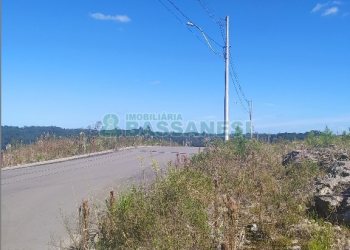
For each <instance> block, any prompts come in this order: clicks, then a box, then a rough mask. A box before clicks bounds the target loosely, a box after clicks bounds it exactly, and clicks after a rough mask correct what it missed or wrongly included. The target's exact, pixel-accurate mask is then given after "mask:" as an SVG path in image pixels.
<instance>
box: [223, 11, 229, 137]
mask: <svg viewBox="0 0 350 250" xmlns="http://www.w3.org/2000/svg"><path fill="white" fill-rule="evenodd" d="M229 42H230V39H229V16H226V45H225V49H226V51H225V98H224V99H225V100H224V113H225V115H224V131H225V141H228V140H229V137H230V119H229V91H228V90H229V79H230V78H229V65H230V64H229V63H230V61H229V60H230V59H229V58H230V43H229Z"/></svg>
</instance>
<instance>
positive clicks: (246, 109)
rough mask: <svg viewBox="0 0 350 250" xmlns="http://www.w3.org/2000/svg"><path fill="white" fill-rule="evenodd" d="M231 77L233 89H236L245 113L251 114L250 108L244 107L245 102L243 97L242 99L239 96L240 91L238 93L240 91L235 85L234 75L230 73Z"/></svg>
mask: <svg viewBox="0 0 350 250" xmlns="http://www.w3.org/2000/svg"><path fill="white" fill-rule="evenodd" d="M230 77H231V80H232V84H233V87H234V89H235V92H236V93H237V97H238V101H239V103H240V105H241V107H242V108H243V110H244V111H246V112H247V113H249V110H248V108H247V107H246V106H245V105H244V103H243V101H242V97H241V95H240V94H239V91H238V89H237V85H236V84H235V81H234V77H233V75H232V73H231V72H230Z"/></svg>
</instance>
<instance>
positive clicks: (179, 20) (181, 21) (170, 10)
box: [158, 0, 207, 46]
mask: <svg viewBox="0 0 350 250" xmlns="http://www.w3.org/2000/svg"><path fill="white" fill-rule="evenodd" d="M158 2H159V3H160V4H161V5H162V6H163V7H164V8H165V9H166V10H167V11H168V12H169V13H170V14H171V15H173V16H174V17H175V18H176V20H177V21H178V22H179V23H180V24H181V25H184V26H185V27H186V28H187V30H188V31H189V32H191V33H192V34H193V35H194V36H195V37H196V38H197V39H198V41H200V42H201V43H203V44H204V45H205V46H207V44H206V43H205V42H204V41H203V39H201V38H200V37H199V36H198V35H197V34H196V33H195V32H194V31H193V30H192V29H190V28H189V27H188V26H187V25H186V23H184V21H183V20H182V19H181V18H180V17H179V16H178V15H177V14H176V13H175V12H174V11H173V10H172V9H171V8H169V7H168V6H167V5H166V4H165V3H163V1H162V0H158Z"/></svg>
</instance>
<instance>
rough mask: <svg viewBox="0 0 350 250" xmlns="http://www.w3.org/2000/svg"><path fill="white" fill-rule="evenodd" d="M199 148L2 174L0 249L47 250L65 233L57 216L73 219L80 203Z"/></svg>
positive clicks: (145, 151)
mask: <svg viewBox="0 0 350 250" xmlns="http://www.w3.org/2000/svg"><path fill="white" fill-rule="evenodd" d="M197 152H198V148H190V147H148V148H138V149H129V150H125V151H118V152H114V153H110V154H106V155H100V156H95V157H90V158H84V159H77V160H72V161H67V162H61V163H54V164H48V165H41V166H35V167H27V168H18V169H10V170H3V171H1V215H2V216H1V249H2V250H19V249H20V250H22V249H25V250H30V249H33V250H40V249H49V248H51V245H50V244H51V243H50V239H51V238H54V239H55V240H58V239H60V238H61V237H63V236H64V235H66V232H65V229H64V223H63V219H62V215H65V216H73V215H76V213H77V209H78V207H79V204H80V202H81V201H82V199H86V198H89V199H92V198H93V199H94V200H96V199H100V200H103V198H104V197H106V196H107V195H108V191H109V190H111V189H112V188H114V189H115V187H117V186H118V185H120V184H122V183H126V182H127V180H130V178H133V177H137V176H140V175H141V173H142V170H141V169H142V167H141V162H143V166H144V168H148V169H149V168H150V166H151V163H152V161H154V160H156V161H157V162H158V163H159V164H160V165H161V166H163V167H165V166H166V164H167V163H168V162H169V161H171V160H175V159H176V154H177V153H183V154H187V155H192V154H194V153H197Z"/></svg>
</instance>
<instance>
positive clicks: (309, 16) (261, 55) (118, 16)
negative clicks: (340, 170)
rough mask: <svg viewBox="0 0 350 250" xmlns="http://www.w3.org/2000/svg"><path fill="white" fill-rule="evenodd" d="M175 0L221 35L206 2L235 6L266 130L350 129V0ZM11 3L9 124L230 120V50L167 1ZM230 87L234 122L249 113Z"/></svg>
mask: <svg viewBox="0 0 350 250" xmlns="http://www.w3.org/2000/svg"><path fill="white" fill-rule="evenodd" d="M162 1H163V2H164V3H165V4H167V6H168V7H169V8H170V9H171V10H172V11H173V12H175V13H176V10H175V9H174V8H173V6H171V5H170V4H169V2H168V1H167V0H162ZM172 1H173V2H174V3H175V4H176V5H177V6H178V7H179V8H180V9H181V10H182V11H183V12H184V13H185V14H186V15H187V16H188V17H190V19H191V20H192V21H193V22H194V23H195V24H196V25H198V26H199V27H201V28H202V29H203V30H204V31H205V32H206V33H207V34H209V35H210V36H211V37H212V38H213V39H214V40H216V41H217V42H218V43H219V44H223V40H222V38H221V34H220V29H219V27H218V25H217V24H216V23H215V22H213V21H212V20H211V19H210V18H209V16H208V15H207V13H206V12H205V11H204V10H203V8H201V5H200V4H199V3H200V2H203V3H205V4H206V5H207V6H208V8H210V9H211V10H212V11H213V12H215V16H216V17H218V18H224V17H225V16H226V15H228V16H230V25H231V27H230V33H231V36H230V39H231V46H232V47H231V53H232V59H233V63H234V68H235V71H236V72H237V74H238V75H239V79H240V84H241V86H242V89H243V90H244V93H245V95H246V96H247V98H248V99H252V100H253V104H254V110H253V113H254V122H255V130H256V131H257V132H285V131H290V132H293V131H297V132H299V131H307V130H311V129H323V128H324V127H325V126H326V125H328V126H330V127H331V128H332V129H333V130H334V131H339V132H340V131H342V130H344V129H347V128H348V127H350V28H349V27H350V1H348V0H342V1H320V0H315V1H313V0H303V1H295V0H283V1H282V0H269V1H260V0H234V1H231V0H230V1H229V0H220V1H214V0H200V1H199V0H172ZM2 5H3V6H2V13H3V22H2V24H3V33H2V39H3V40H2V112H1V113H2V122H3V124H4V125H16V126H25V125H26V126H29V125H56V126H61V127H66V128H80V127H86V126H88V125H90V124H94V123H95V122H96V121H98V120H102V118H103V116H104V115H105V114H108V113H114V114H118V115H119V116H124V115H125V114H127V113H163V112H166V113H178V114H181V115H182V118H183V119H184V120H191V121H202V120H215V121H219V120H222V117H223V95H224V62H223V60H222V59H221V58H219V57H218V56H216V55H215V54H213V53H212V52H211V51H210V50H209V48H208V47H207V46H206V44H205V42H204V40H203V39H201V37H200V35H201V34H200V33H199V32H198V31H197V30H196V29H195V28H192V29H193V33H191V32H190V31H189V30H188V29H187V28H186V25H185V24H184V23H185V22H186V21H185V20H184V19H183V20H182V21H183V22H182V23H180V22H179V20H177V19H176V18H175V17H174V16H173V15H172V14H171V13H170V12H169V11H168V10H167V9H165V8H164V6H162V5H161V4H160V2H159V1H158V0H147V1H141V0H103V1H101V0H73V1H72V0H52V1H47V0H32V1H27V0H4V1H3V4H2ZM179 17H181V16H180V15H179ZM194 34H197V36H198V37H199V39H198V37H197V36H195V35H194ZM212 46H213V47H214V48H215V49H216V50H218V51H220V50H221V49H220V48H219V47H218V46H216V45H214V43H213V42H212ZM230 94H231V98H230V105H231V106H230V118H231V120H233V121H245V120H247V119H248V115H247V113H246V112H245V111H244V109H243V108H242V107H241V105H240V103H239V101H238V97H237V93H236V92H235V91H234V88H233V85H232V82H231V85H230Z"/></svg>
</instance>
